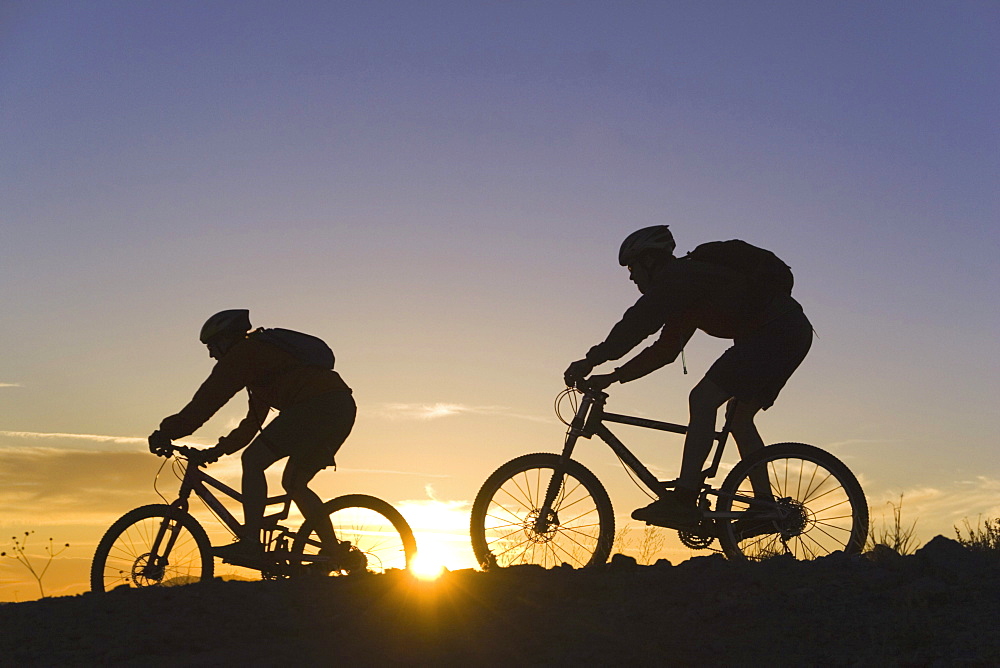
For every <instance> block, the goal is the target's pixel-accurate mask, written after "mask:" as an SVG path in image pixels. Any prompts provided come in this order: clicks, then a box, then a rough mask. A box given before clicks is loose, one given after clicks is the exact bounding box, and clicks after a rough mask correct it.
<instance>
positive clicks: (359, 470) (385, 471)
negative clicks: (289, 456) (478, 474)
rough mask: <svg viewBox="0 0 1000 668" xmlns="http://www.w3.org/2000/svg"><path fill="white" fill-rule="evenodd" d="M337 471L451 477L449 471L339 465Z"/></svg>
mask: <svg viewBox="0 0 1000 668" xmlns="http://www.w3.org/2000/svg"><path fill="white" fill-rule="evenodd" d="M337 473H378V474H379V475H414V476H418V477H421V478H450V477H451V475H450V474H448V473H421V472H420V471H394V470H392V469H352V468H345V467H342V466H338V467H337Z"/></svg>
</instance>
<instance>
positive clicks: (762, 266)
mask: <svg viewBox="0 0 1000 668" xmlns="http://www.w3.org/2000/svg"><path fill="white" fill-rule="evenodd" d="M684 257H686V258H691V259H692V260H697V261H699V262H708V263H711V264H719V265H722V266H724V267H728V268H730V269H735V270H736V271H738V272H740V273H741V274H743V275H744V276H746V277H747V279H748V280H749V281H750V283H751V285H753V286H754V287H756V288H758V289H760V290H761V291H762V292H765V293H768V294H785V295H790V294H792V283H793V282H794V280H793V278H792V269H791V267H789V266H788V265H787V264H785V263H784V262H782V261H781V260H780V259H779V258H778V256H777V255H775V254H774V253H772V252H771V251H769V250H764V249H763V248H757V247H756V246H752V245H750V244H748V243H747V242H745V241H740V240H739V239H730V240H729V241H709V242H708V243H704V244H701V245H700V246H696V247H695V249H694V250H693V251H691V252H690V253H688V254H687V255H685V256H684Z"/></svg>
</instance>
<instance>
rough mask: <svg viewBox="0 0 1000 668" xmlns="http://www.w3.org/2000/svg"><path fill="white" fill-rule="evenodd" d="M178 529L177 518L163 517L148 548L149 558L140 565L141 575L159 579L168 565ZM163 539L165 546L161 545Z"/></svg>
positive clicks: (179, 525)
mask: <svg viewBox="0 0 1000 668" xmlns="http://www.w3.org/2000/svg"><path fill="white" fill-rule="evenodd" d="M180 529H181V523H180V521H179V520H176V519H171V518H169V517H165V518H163V521H162V522H160V527H159V529H157V531H156V539H155V540H154V541H153V544H152V545H151V546H150V548H149V555H148V556H149V560H148V561H147V562H146V565H145V566H143V567H142V575H143V577H146V578H149V579H151V580H159V579H161V578H162V577H163V573H164V572H165V571H166V570H167V566H169V565H170V553H171V551H173V549H174V543H176V542H177V536H178V535H179V534H180ZM164 540H165V541H166V546H164V545H163V543H164ZM161 548H162V549H161Z"/></svg>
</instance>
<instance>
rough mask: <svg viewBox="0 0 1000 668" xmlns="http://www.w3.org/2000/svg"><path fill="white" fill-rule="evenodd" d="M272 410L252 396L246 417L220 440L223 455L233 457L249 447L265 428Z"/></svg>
mask: <svg viewBox="0 0 1000 668" xmlns="http://www.w3.org/2000/svg"><path fill="white" fill-rule="evenodd" d="M270 410H271V407H270V406H268V405H267V404H265V403H264V402H263V401H260V400H259V399H256V398H254V396H253V395H252V394H251V395H250V402H249V406H248V408H247V414H246V417H244V418H243V419H242V420H241V421H240V423H239V424H238V425H237V426H236V428H235V429H233V430H232V431H231V432H229V434H228V435H227V436H222V437H221V438H219V446H218V447H219V450H220V451H221V452H222V453H223V454H227V455H231V454H233V453H234V452H238V451H240V450H242V449H243V448H245V447H246V446H248V445H249V444H250V441H252V440H253V438H254V436H256V435H257V432H259V431H260V430H261V428H262V427H263V426H264V419H265V418H266V417H267V413H268V411H270Z"/></svg>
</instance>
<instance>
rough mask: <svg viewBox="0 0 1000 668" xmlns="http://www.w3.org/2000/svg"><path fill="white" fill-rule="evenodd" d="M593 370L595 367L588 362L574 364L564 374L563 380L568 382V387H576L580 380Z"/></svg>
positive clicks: (582, 361)
mask: <svg viewBox="0 0 1000 668" xmlns="http://www.w3.org/2000/svg"><path fill="white" fill-rule="evenodd" d="M593 370H594V365H593V364H591V363H590V362H588V361H587V360H577V361H576V362H573V363H572V364H570V365H569V367H568V368H567V369H566V371H565V372H564V373H563V380H564V381H565V382H566V387H574V386H575V385H576V382H577V381H578V380H583V379H584V378H586V377H587V374H589V373H590V372H591V371H593Z"/></svg>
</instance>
